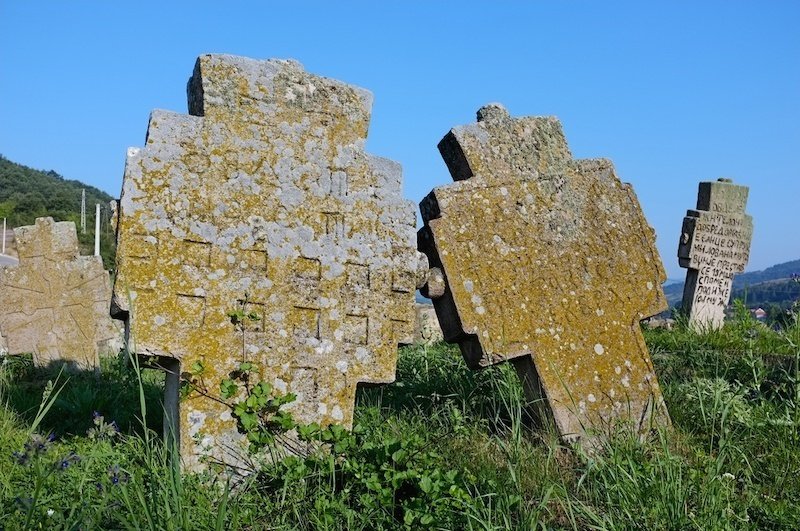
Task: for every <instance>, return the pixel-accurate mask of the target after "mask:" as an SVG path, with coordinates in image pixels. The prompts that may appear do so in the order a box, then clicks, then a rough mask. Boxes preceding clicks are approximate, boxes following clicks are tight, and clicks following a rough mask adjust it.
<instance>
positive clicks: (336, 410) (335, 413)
mask: <svg viewBox="0 0 800 531" xmlns="http://www.w3.org/2000/svg"><path fill="white" fill-rule="evenodd" d="M331 418H332V419H333V420H344V413H343V412H342V408H340V407H339V406H333V409H332V410H331Z"/></svg>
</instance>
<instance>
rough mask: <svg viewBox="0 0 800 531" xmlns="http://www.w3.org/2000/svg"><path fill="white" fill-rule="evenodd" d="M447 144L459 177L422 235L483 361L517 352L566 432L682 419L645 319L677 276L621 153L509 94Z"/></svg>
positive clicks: (433, 202) (432, 198) (468, 353)
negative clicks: (580, 147) (670, 404)
mask: <svg viewBox="0 0 800 531" xmlns="http://www.w3.org/2000/svg"><path fill="white" fill-rule="evenodd" d="M439 150H440V152H441V153H442V157H443V158H444V160H445V162H446V163H447V166H448V168H449V169H450V173H451V174H452V176H453V179H454V180H455V181H457V182H455V183H454V184H451V185H447V186H441V187H438V188H435V189H434V190H433V192H431V194H430V195H428V197H427V198H426V199H425V200H424V201H423V202H422V204H421V209H422V217H423V219H424V221H425V226H424V227H423V228H422V229H421V230H420V232H419V247H420V250H421V251H423V252H425V253H426V254H427V256H428V259H429V262H430V265H431V266H432V267H433V268H436V267H439V268H441V269H442V271H443V272H444V275H445V277H446V279H447V289H446V291H445V293H444V295H443V296H441V297H439V298H434V299H433V301H434V306H435V308H436V313H437V315H438V316H439V322H440V323H441V325H442V329H443V331H444V336H445V339H446V340H447V341H450V342H457V343H459V345H460V347H461V352H462V354H463V355H464V358H465V360H466V361H467V364H468V365H469V366H471V367H473V368H478V367H484V366H487V365H492V364H495V363H500V362H503V361H506V360H511V361H512V362H513V363H514V365H515V366H516V368H517V371H518V373H519V375H520V377H521V379H522V381H523V385H524V387H525V391H526V394H527V396H528V397H529V399H530V400H531V401H532V402H533V403H534V404H536V405H538V406H539V408H538V410H539V414H540V416H541V419H540V420H541V421H542V422H544V423H549V422H554V423H555V426H556V427H557V429H558V431H559V433H560V434H561V436H562V437H563V438H565V439H566V440H574V439H576V438H578V437H584V436H587V435H588V439H586V442H587V443H590V444H591V442H592V441H593V440H594V436H595V435H598V432H604V431H606V430H607V429H610V427H611V425H614V424H617V423H619V422H621V421H624V422H630V423H632V424H633V428H634V429H636V430H638V431H639V432H643V431H645V430H646V429H648V428H649V427H650V426H652V425H657V424H664V423H668V422H669V418H668V416H667V412H666V408H665V407H663V399H662V396H661V391H660V389H659V386H658V382H657V379H656V376H655V374H654V372H653V365H652V362H651V360H650V356H649V353H648V351H647V346H646V345H645V343H644V340H643V337H642V334H641V330H640V328H639V321H640V320H641V319H643V318H645V317H647V316H651V315H654V314H656V313H658V312H660V311H662V310H663V309H665V308H666V300H665V298H664V294H663V292H662V290H661V283H662V281H663V280H664V279H665V276H666V275H665V273H664V270H663V266H662V264H661V261H660V259H659V256H658V252H657V250H656V248H655V244H654V233H653V230H652V229H651V228H650V227H649V226H648V225H647V222H646V220H645V218H644V216H643V214H642V211H641V208H640V207H639V203H638V201H637V200H636V196H635V194H634V193H633V190H632V188H631V186H630V185H628V184H623V183H621V182H620V181H619V179H618V178H617V176H616V175H615V173H614V168H613V166H612V164H611V162H610V161H608V160H604V159H597V160H574V159H573V158H572V155H571V153H570V151H569V148H568V147H567V143H566V140H565V138H564V135H563V133H562V131H561V124H560V123H559V122H558V120H557V119H555V118H540V117H524V118H516V119H515V118H511V117H510V116H509V115H508V112H507V111H506V110H505V109H504V108H503V107H501V106H499V105H496V104H492V105H488V106H486V107H483V108H481V109H480V110H479V111H478V123H477V124H472V125H466V126H461V127H456V128H454V129H453V130H451V131H450V133H449V134H447V135H446V136H445V138H444V139H443V140H442V141H441V143H440V144H439ZM423 294H425V290H423Z"/></svg>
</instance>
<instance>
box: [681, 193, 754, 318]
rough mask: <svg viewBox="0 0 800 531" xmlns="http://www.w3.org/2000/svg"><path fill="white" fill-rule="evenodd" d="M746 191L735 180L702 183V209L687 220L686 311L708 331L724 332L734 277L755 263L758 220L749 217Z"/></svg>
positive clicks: (699, 201)
mask: <svg viewBox="0 0 800 531" xmlns="http://www.w3.org/2000/svg"><path fill="white" fill-rule="evenodd" d="M748 192H749V189H748V188H747V187H746V186H739V185H736V184H733V183H732V182H731V181H730V180H729V179H720V180H718V181H716V182H701V183H700V187H699V190H698V192H697V209H696V210H688V211H687V212H686V217H685V218H683V228H682V229H681V238H680V242H678V261H679V263H680V265H681V267H685V268H687V271H686V283H685V284H684V288H683V309H684V311H685V312H686V313H687V315H688V316H689V325H690V326H691V327H692V328H693V329H695V330H697V331H704V330H709V329H716V328H720V327H722V324H723V322H724V320H725V308H726V307H727V306H728V302H729V301H730V297H731V284H732V282H733V275H734V274H736V273H741V272H743V271H744V268H745V266H746V265H747V261H748V259H749V258H750V240H751V239H752V237H753V218H751V217H750V216H749V215H747V214H745V211H744V209H745V206H746V205H747V194H748Z"/></svg>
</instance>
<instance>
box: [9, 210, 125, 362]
mask: <svg viewBox="0 0 800 531" xmlns="http://www.w3.org/2000/svg"><path fill="white" fill-rule="evenodd" d="M15 239H16V242H17V252H18V255H19V263H18V264H17V265H9V266H2V267H0V334H1V335H2V336H3V337H4V338H5V341H6V344H7V345H6V347H7V349H8V353H10V354H23V353H29V352H30V353H33V360H34V363H35V364H36V365H37V366H40V367H41V366H46V365H48V364H49V363H51V362H65V363H68V364H69V365H72V366H74V367H75V368H77V369H94V368H96V367H97V366H98V363H99V355H100V353H101V352H102V351H103V350H105V349H106V348H109V347H108V345H110V344H111V345H113V344H114V341H115V340H116V339H117V338H118V336H119V335H120V334H119V331H118V329H117V327H116V326H115V325H114V323H113V321H112V320H111V318H110V317H109V306H110V303H111V281H110V279H109V275H108V272H107V271H106V270H105V269H103V262H102V260H101V259H100V257H96V256H80V252H79V248H78V235H77V232H76V230H75V224H74V223H72V222H65V221H62V222H58V223H56V222H54V221H53V219H52V218H38V219H37V220H36V223H35V225H31V226H25V227H18V228H16V229H15Z"/></svg>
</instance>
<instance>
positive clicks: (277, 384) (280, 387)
mask: <svg viewBox="0 0 800 531" xmlns="http://www.w3.org/2000/svg"><path fill="white" fill-rule="evenodd" d="M272 387H274V388H275V389H276V390H277V391H280V392H281V393H283V394H286V389H287V386H286V382H285V381H283V380H281V379H280V378H275V380H274V381H273V382H272Z"/></svg>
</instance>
